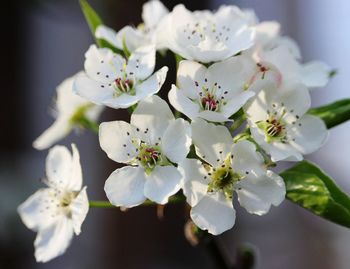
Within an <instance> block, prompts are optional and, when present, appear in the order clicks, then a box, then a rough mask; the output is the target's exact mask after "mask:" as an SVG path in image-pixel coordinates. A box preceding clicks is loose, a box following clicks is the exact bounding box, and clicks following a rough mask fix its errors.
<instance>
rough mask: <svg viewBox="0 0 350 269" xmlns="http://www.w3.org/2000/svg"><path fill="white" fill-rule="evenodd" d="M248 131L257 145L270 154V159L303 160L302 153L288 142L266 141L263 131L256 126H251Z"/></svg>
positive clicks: (274, 160) (275, 160) (276, 160)
mask: <svg viewBox="0 0 350 269" xmlns="http://www.w3.org/2000/svg"><path fill="white" fill-rule="evenodd" d="M250 132H251V134H252V136H253V138H254V140H255V141H256V142H257V143H258V144H259V146H261V147H262V148H263V149H264V150H265V151H266V152H267V153H268V154H270V155H271V160H272V161H273V162H278V161H282V160H284V161H293V162H295V161H301V160H303V155H301V154H300V152H299V151H297V150H296V149H295V148H294V147H292V146H291V145H290V144H287V143H286V144H283V143H281V142H273V143H268V142H266V138H265V133H264V131H263V130H261V129H259V128H258V127H256V126H251V127H250Z"/></svg>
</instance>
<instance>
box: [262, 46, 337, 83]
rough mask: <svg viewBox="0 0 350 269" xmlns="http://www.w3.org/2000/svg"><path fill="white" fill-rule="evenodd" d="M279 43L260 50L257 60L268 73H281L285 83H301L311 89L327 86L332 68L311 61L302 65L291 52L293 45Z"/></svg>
mask: <svg viewBox="0 0 350 269" xmlns="http://www.w3.org/2000/svg"><path fill="white" fill-rule="evenodd" d="M287 42H290V41H285V42H284V43H279V44H277V46H273V47H270V48H268V49H266V48H265V50H260V51H258V53H257V60H258V62H260V64H261V65H262V66H263V67H264V68H265V69H266V71H267V72H268V71H269V69H272V70H274V68H277V70H278V71H279V72H280V73H281V77H282V80H281V82H282V84H283V83H290V82H295V83H301V84H303V85H305V86H306V87H308V88H309V89H312V88H318V87H324V86H326V85H327V83H328V81H329V78H330V76H329V75H330V72H331V68H330V67H329V66H328V65H327V64H325V63H323V62H321V61H311V62H307V63H305V64H301V63H300V62H299V61H298V60H297V59H296V58H295V55H294V53H293V52H292V50H291V45H290V44H291V43H289V44H287V45H286V43H287Z"/></svg>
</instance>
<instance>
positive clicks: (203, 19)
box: [157, 4, 254, 63]
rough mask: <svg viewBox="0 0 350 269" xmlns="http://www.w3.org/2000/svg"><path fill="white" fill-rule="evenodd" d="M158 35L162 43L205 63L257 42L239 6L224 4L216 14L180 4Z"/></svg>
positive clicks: (227, 55)
mask: <svg viewBox="0 0 350 269" xmlns="http://www.w3.org/2000/svg"><path fill="white" fill-rule="evenodd" d="M157 35H158V39H159V40H160V41H159V42H160V43H162V42H163V43H164V45H165V46H166V47H168V48H169V49H170V50H172V51H173V52H175V53H177V54H179V55H181V56H182V57H183V58H185V59H187V60H195V61H199V62H202V63H210V62H216V61H221V60H225V59H227V58H229V57H231V56H233V55H235V54H237V53H239V52H241V51H243V50H246V49H249V48H250V47H251V46H252V45H253V43H254V30H253V29H252V28H250V27H249V26H248V22H247V19H246V16H245V14H244V13H243V12H242V11H241V10H240V9H239V8H238V7H236V6H222V7H220V8H219V10H217V11H216V12H215V13H213V12H210V11H208V10H203V11H195V12H191V11H189V10H187V9H186V8H185V6H184V5H182V4H180V5H177V6H175V7H174V9H173V11H172V12H171V13H170V14H169V15H168V16H167V17H166V18H165V20H164V22H163V26H162V28H161V29H159V30H158V33H157Z"/></svg>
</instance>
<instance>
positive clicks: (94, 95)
mask: <svg viewBox="0 0 350 269" xmlns="http://www.w3.org/2000/svg"><path fill="white" fill-rule="evenodd" d="M73 91H74V92H75V93H76V94H78V95H80V96H81V97H83V98H85V99H87V100H89V101H91V102H92V103H95V104H97V105H101V104H106V103H107V102H109V103H112V102H113V100H114V99H117V98H115V97H114V93H115V90H114V89H113V87H112V85H111V86H109V85H108V84H105V83H101V82H97V81H95V80H93V79H90V78H89V77H88V76H87V75H86V74H82V75H79V76H77V78H76V79H75V81H74V85H73ZM109 106H110V104H109Z"/></svg>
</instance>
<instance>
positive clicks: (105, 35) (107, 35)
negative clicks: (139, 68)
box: [95, 25, 123, 49]
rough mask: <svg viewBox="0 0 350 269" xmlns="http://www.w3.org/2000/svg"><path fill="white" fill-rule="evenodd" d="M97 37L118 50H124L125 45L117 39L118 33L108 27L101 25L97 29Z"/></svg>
mask: <svg viewBox="0 0 350 269" xmlns="http://www.w3.org/2000/svg"><path fill="white" fill-rule="evenodd" d="M95 37H96V38H100V39H104V40H106V41H107V42H108V43H110V44H111V45H113V46H114V47H116V48H118V49H123V44H122V42H121V40H120V39H118V38H117V33H116V32H115V31H114V30H113V29H112V28H109V27H107V26H106V25H99V26H98V27H97V28H96V31H95Z"/></svg>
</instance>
